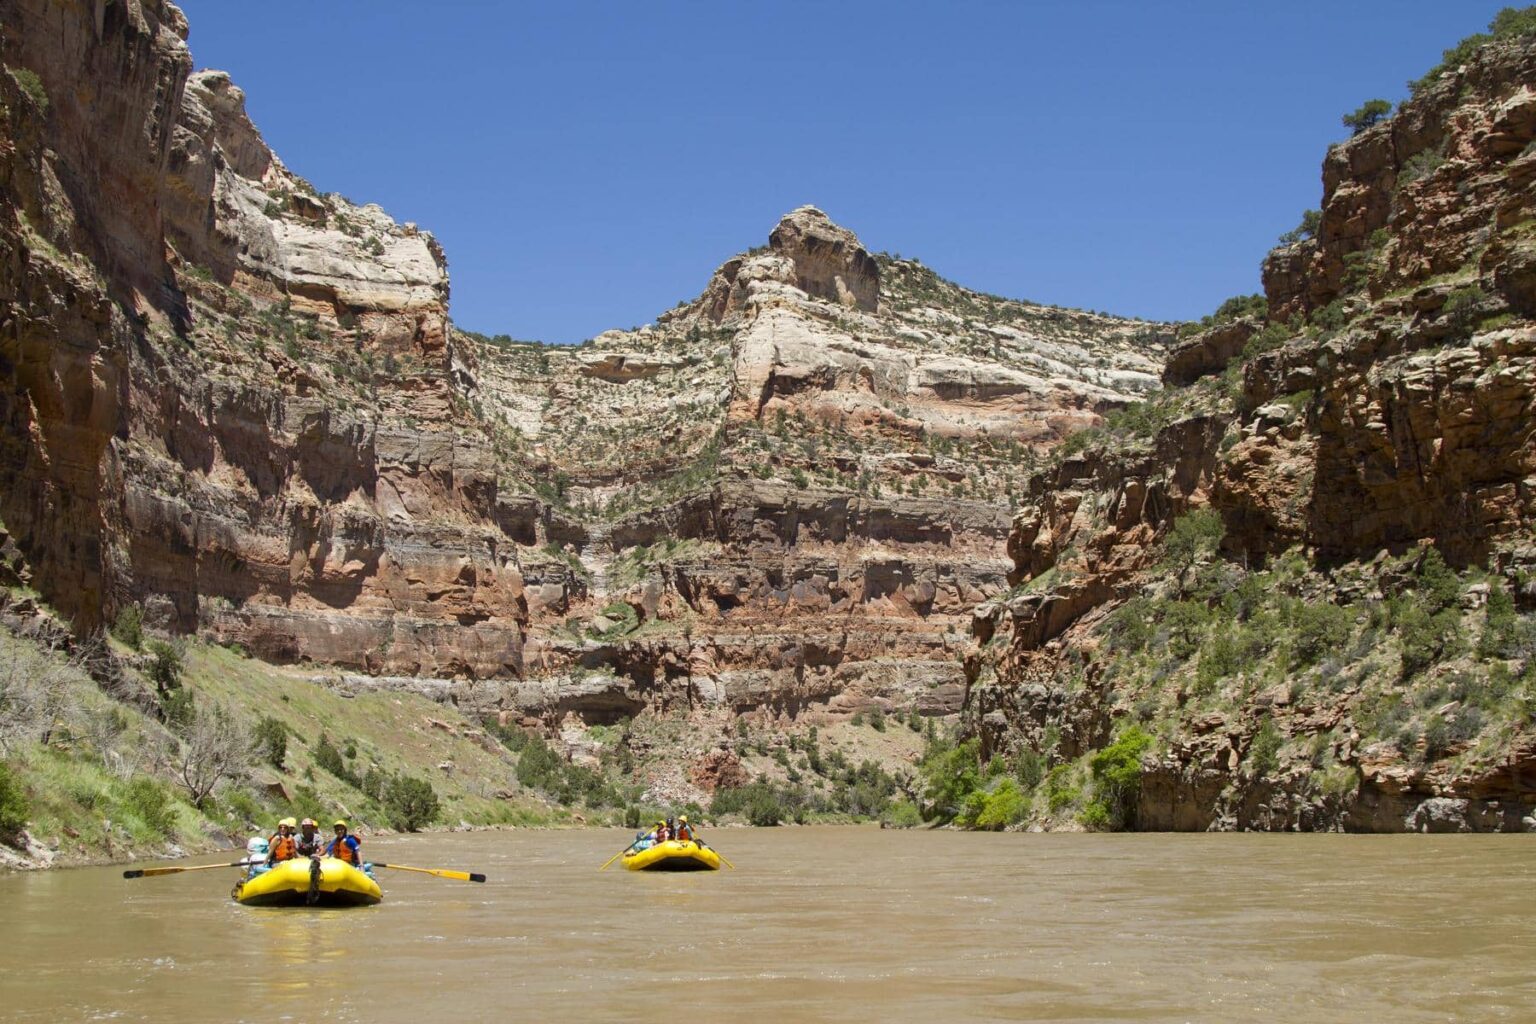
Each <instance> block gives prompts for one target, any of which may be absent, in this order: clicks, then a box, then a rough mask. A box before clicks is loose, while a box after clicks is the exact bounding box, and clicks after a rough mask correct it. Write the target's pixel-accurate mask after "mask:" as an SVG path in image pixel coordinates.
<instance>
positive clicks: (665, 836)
mask: <svg viewBox="0 0 1536 1024" xmlns="http://www.w3.org/2000/svg"><path fill="white" fill-rule="evenodd" d="M671 838H672V832H671V830H670V829H668V828H667V827H666V826H665V825H663V826H662V827H661V828H659V829H657V830H656V841H657V842H658V843H665V842H667V841H669V840H670V839H671Z"/></svg>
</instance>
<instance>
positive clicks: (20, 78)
mask: <svg viewBox="0 0 1536 1024" xmlns="http://www.w3.org/2000/svg"><path fill="white" fill-rule="evenodd" d="M11 77H12V78H14V79H16V84H17V85H19V86H21V90H22V92H24V93H26V94H27V95H28V96H30V97H32V102H33V103H36V104H37V108H38V109H39V110H41V111H42V112H43V113H45V114H46V113H48V90H47V89H46V88H44V87H43V80H42V79H41V78H38V77H37V72H35V71H33V70H32V69H31V68H15V69H13V70H12V71H11Z"/></svg>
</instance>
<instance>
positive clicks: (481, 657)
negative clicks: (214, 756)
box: [0, 0, 1169, 725]
mask: <svg viewBox="0 0 1536 1024" xmlns="http://www.w3.org/2000/svg"><path fill="white" fill-rule="evenodd" d="M0 23H3V25H4V35H3V41H0V58H3V61H4V63H5V67H6V73H5V74H3V75H0V101H3V109H0V120H3V121H4V133H3V142H0V252H3V254H4V256H5V259H4V260H3V261H0V296H3V308H4V321H3V322H0V385H3V386H0V418H3V419H4V432H3V440H0V443H3V445H4V447H5V451H4V453H3V454H4V458H3V460H0V520H3V523H4V528H5V530H6V531H7V533H8V534H9V536H11V537H12V538H13V540H14V543H15V545H16V547H17V549H18V551H19V553H20V556H21V560H22V561H23V562H24V563H25V565H26V567H27V568H26V571H27V573H28V579H29V580H30V581H31V582H32V584H33V585H35V586H36V587H37V588H38V589H40V590H41V591H42V592H43V593H44V595H45V596H46V597H47V598H48V600H49V601H51V602H52V603H54V604H55V605H56V606H57V607H58V608H60V609H61V610H62V611H63V612H65V613H66V614H67V615H69V616H70V617H71V618H72V619H73V621H74V623H75V625H76V627H77V628H79V629H81V630H87V631H88V630H92V629H95V628H97V627H98V626H100V625H101V624H103V623H104V622H109V621H111V620H112V619H113V618H114V617H115V616H116V615H117V614H118V613H119V612H120V611H121V610H123V609H125V608H127V607H129V606H130V605H133V604H139V605H142V606H143V608H144V609H145V611H146V612H147V615H148V618H149V621H150V622H151V624H152V625H155V626H158V627H161V628H165V629H169V630H173V631H179V632H190V631H194V630H196V631H202V632H204V633H206V634H208V635H210V636H212V637H214V638H217V639H219V640H222V641H227V642H234V643H239V644H241V645H243V646H245V647H246V648H247V649H249V650H250V651H251V652H253V653H255V654H257V655H259V656H261V657H264V658H267V659H271V660H274V661H279V662H293V661H309V662H315V663H321V664H327V665H334V666H338V667H339V668H342V669H346V670H350V671H352V672H356V673H363V674H368V675H377V676H379V677H389V678H396V677H399V678H423V679H444V680H449V681H450V682H449V683H448V684H447V685H448V689H449V692H450V693H451V694H452V696H453V699H458V700H462V701H464V702H466V703H467V705H468V706H470V707H472V708H473V709H474V710H476V711H478V712H482V713H485V714H490V713H498V714H501V715H503V716H504V717H507V716H511V717H522V718H526V719H528V720H530V721H539V722H542V723H545V724H548V725H553V724H555V723H556V722H558V721H559V720H560V719H562V718H563V717H565V716H567V715H570V714H575V715H576V716H578V718H580V719H582V720H586V721H593V722H598V721H608V720H612V719H613V718H615V717H618V716H623V715H631V714H634V713H637V712H639V711H642V710H645V709H656V710H658V711H665V712H670V711H673V710H683V711H687V710H688V709H692V708H698V709H703V710H704V711H707V712H708V713H710V714H720V715H725V716H727V717H728V716H730V715H734V714H738V713H743V712H747V711H758V712H762V713H764V714H780V713H782V714H784V715H794V714H798V713H800V712H801V711H802V710H804V709H806V708H816V709H820V710H822V711H824V712H828V713H837V712H840V711H849V710H854V709H857V708H859V707H861V706H865V705H867V704H869V703H871V702H874V703H876V704H878V705H879V706H889V707H893V708H894V707H900V708H907V707H913V706H915V707H917V708H919V709H921V710H924V711H929V712H932V713H943V712H947V711H951V710H953V709H955V708H957V707H958V702H959V697H960V693H961V688H962V684H963V680H962V677H961V673H960V669H959V665H958V661H957V660H956V658H955V656H954V649H955V645H956V644H957V643H958V642H959V640H960V639H961V636H962V635H963V627H964V624H965V622H966V621H967V616H968V614H969V609H970V608H971V606H972V605H974V604H975V603H977V602H978V601H981V600H984V599H986V598H988V597H989V596H991V595H993V594H995V593H996V592H998V591H999V590H1000V589H1002V588H1003V587H1004V586H1005V583H1004V579H1003V577H1004V575H1005V572H1006V570H1007V568H1008V563H1007V561H1006V560H1005V559H1004V558H1003V557H1002V552H1001V545H1002V542H1003V538H1004V535H1005V533H1006V530H1007V510H1008V508H1009V505H1010V502H1011V499H1010V497H1009V494H1010V491H1012V492H1015V493H1016V492H1017V489H1018V488H1019V487H1021V486H1022V481H1023V479H1024V475H1025V470H1026V468H1027V466H1028V464H1029V463H1030V462H1031V461H1032V460H1034V459H1035V457H1036V453H1037V452H1038V451H1042V450H1044V449H1045V448H1048V447H1049V446H1050V445H1052V444H1054V443H1056V442H1057V441H1058V440H1059V439H1060V438H1061V437H1063V436H1065V435H1067V434H1068V433H1070V432H1072V431H1073V430H1075V429H1078V428H1079V427H1081V426H1084V425H1088V424H1092V423H1096V422H1098V421H1099V419H1100V418H1101V416H1102V414H1103V413H1104V412H1105V411H1106V410H1108V409H1110V408H1113V407H1116V406H1119V405H1123V404H1124V403H1125V402H1127V401H1129V400H1131V399H1132V398H1134V397H1136V396H1138V395H1141V394H1143V393H1145V392H1147V391H1149V390H1152V389H1155V388H1156V387H1157V386H1158V379H1157V378H1158V373H1159V370H1160V368H1161V364H1162V357H1161V352H1162V347H1163V345H1164V344H1165V342H1166V341H1167V339H1168V337H1169V333H1168V331H1167V330H1166V329H1165V328H1163V327H1162V326H1160V325H1156V324H1147V323H1141V322H1135V321H1126V320H1119V319H1115V318H1111V317H1105V316H1099V315H1095V314H1087V313H1080V312H1076V311H1071V310H1061V309H1053V308H1049V307H1042V306H1037V305H1033V304H1029V303H1021V302H1012V301H1008V300H1003V299H998V298H996V297H994V296H986V295H980V294H978V293H974V292H969V291H967V290H965V289H962V288H959V287H957V286H955V285H952V284H950V283H949V282H946V281H943V280H942V279H941V278H938V277H937V276H936V275H934V274H933V273H932V272H931V271H929V270H927V269H926V268H924V267H922V266H921V265H920V264H919V263H917V262H916V261H912V260H899V259H895V258H892V257H886V256H882V255H877V254H871V253H869V252H868V251H867V250H865V249H864V247H863V246H862V245H860V244H859V241H858V239H857V238H856V237H855V236H854V235H853V234H852V233H851V232H849V231H847V230H845V229H843V228H841V227H839V226H837V225H836V224H834V223H832V222H831V221H830V220H829V219H828V218H827V217H826V216H825V215H824V214H822V213H821V212H820V211H818V210H815V209H813V208H803V209H801V210H797V211H794V212H793V213H791V214H790V215H788V216H787V217H786V218H784V220H783V221H782V222H781V223H780V224H779V225H778V226H777V227H776V228H775V229H774V230H773V232H772V234H771V235H770V237H769V241H768V245H767V246H766V247H765V248H763V249H761V250H757V251H754V252H750V253H746V254H743V255H741V256H738V257H736V258H734V259H732V260H730V261H728V262H727V263H726V264H725V265H724V266H723V267H722V268H721V269H720V271H719V272H718V273H717V274H716V275H715V277H714V278H713V279H712V280H711V281H710V282H709V283H708V285H707V287H706V289H705V291H704V293H703V294H702V295H701V296H700V298H699V299H697V300H696V301H694V302H693V303H689V304H684V305H683V306H681V307H679V308H678V309H675V310H673V311H670V312H669V313H667V314H665V315H664V316H663V317H661V318H659V319H658V321H657V323H655V324H654V325H650V326H647V327H645V328H642V329H639V330H636V331H629V332H610V333H608V334H605V335H603V336H601V337H599V338H597V339H594V340H593V341H592V342H590V343H588V344H586V345H583V346H580V347H573V348H561V347H553V346H540V345H521V344H515V343H502V342H501V341H497V340H493V339H486V338H481V337H479V336H475V335H472V334H469V333H467V332H458V331H455V330H454V329H453V328H452V326H451V325H450V322H449V320H448V312H447V309H448V307H447V303H448V278H447V270H446V261H445V259H444V256H443V253H442V251H441V249H440V248H439V247H438V246H437V244H436V243H435V242H434V241H433V239H432V238H431V236H430V235H429V234H427V233H425V232H422V231H419V230H418V229H416V228H415V227H414V226H413V225H409V224H405V225H401V224H397V223H395V222H394V221H393V220H391V219H390V218H389V217H388V216H387V215H386V214H385V213H384V212H383V211H382V210H380V209H379V208H377V207H374V206H361V207H360V206H357V205H354V204H352V203H350V202H348V201H346V200H345V199H343V198H341V197H340V196H339V195H336V194H321V193H318V192H317V191H316V190H315V189H313V188H312V187H311V186H310V185H309V184H308V183H307V182H305V181H304V180H302V179H301V178H299V177H298V176H296V175H295V174H293V173H292V172H291V171H289V170H288V168H287V167H286V166H285V165H284V164H283V163H282V161H281V160H279V159H278V157H277V156H276V155H274V154H273V153H272V152H271V150H270V149H269V148H268V147H267V146H266V144H265V143H264V141H263V140H262V138H261V135H260V133H259V132H258V131H257V129H256V128H255V126H254V125H253V124H252V123H251V121H250V119H249V117H248V116H247V115H246V112H245V107H244V97H243V95H242V93H241V92H240V90H239V89H238V88H237V87H236V86H235V85H234V84H233V83H232V82H231V81H230V79H229V77H228V76H227V75H224V74H222V73H220V72H215V71H204V72H198V73H196V74H193V73H192V70H191V68H192V64H191V59H190V57H189V55H188V52H187V48H186V45H185V39H186V34H187V26H186V22H185V19H184V18H183V17H182V15H181V13H180V12H179V11H178V10H177V9H176V8H175V7H174V6H172V5H171V4H169V3H165V2H161V0H118V2H114V3H97V4H94V5H92V4H66V3H60V2H58V0H0Z"/></svg>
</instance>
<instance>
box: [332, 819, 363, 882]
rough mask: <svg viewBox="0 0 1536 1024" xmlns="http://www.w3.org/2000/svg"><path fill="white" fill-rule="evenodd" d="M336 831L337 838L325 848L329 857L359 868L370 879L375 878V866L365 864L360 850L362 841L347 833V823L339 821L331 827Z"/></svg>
mask: <svg viewBox="0 0 1536 1024" xmlns="http://www.w3.org/2000/svg"><path fill="white" fill-rule="evenodd" d="M331 827H332V828H333V829H335V830H336V838H334V839H332V840H331V841H330V842H329V843H328V844H326V847H325V855H326V856H327V857H335V858H336V859H337V860H340V861H345V862H347V863H348V864H351V865H352V866H353V867H355V868H358V869H359V870H361V871H362V872H363V874H365V875H367V876H368V877H369V878H372V877H373V865H372V864H365V863H364V862H363V855H362V853H361V852H360V851H359V850H358V847H360V846H362V840H360V839H358V838H357V836H354V835H352V834H351V833H350V832H348V831H347V823H346V822H344V821H338V822H336V823H335V824H334V825H332V826H331Z"/></svg>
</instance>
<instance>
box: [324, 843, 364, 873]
mask: <svg viewBox="0 0 1536 1024" xmlns="http://www.w3.org/2000/svg"><path fill="white" fill-rule="evenodd" d="M348 839H352V837H351V836H342V837H341V838H340V839H332V840H331V845H330V846H327V847H326V848H325V855H326V856H327V857H335V858H336V859H337V860H339V861H345V862H346V863H348V864H351V865H352V866H354V867H356V866H357V864H358V863H359V862H360V861H361V860H362V858H361V857H359V856H358V855H357V845H356V844H357V840H356V839H352V842H350V843H349V842H347V840H348Z"/></svg>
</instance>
